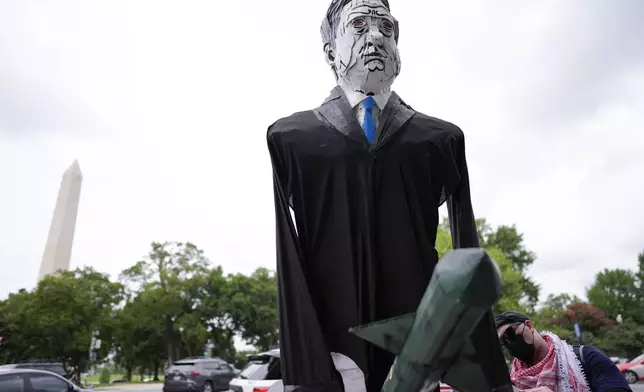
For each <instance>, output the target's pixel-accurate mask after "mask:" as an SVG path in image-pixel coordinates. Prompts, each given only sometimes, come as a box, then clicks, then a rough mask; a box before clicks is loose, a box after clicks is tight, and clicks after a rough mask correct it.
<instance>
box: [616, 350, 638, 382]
mask: <svg viewBox="0 0 644 392" xmlns="http://www.w3.org/2000/svg"><path fill="white" fill-rule="evenodd" d="M617 368H618V369H619V371H620V372H622V374H623V375H624V377H625V378H626V381H628V382H629V384H635V383H636V382H638V381H644V354H642V355H640V356H639V357H637V358H635V359H633V360H631V361H630V362H627V363H622V364H620V365H617Z"/></svg>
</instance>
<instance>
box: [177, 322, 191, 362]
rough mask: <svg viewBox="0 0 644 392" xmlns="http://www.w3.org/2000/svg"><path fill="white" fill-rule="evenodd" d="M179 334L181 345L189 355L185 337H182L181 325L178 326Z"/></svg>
mask: <svg viewBox="0 0 644 392" xmlns="http://www.w3.org/2000/svg"><path fill="white" fill-rule="evenodd" d="M179 336H180V337H181V345H182V346H183V349H184V350H186V352H187V353H188V356H190V355H191V354H190V350H188V347H187V345H186V342H185V339H184V338H183V327H179Z"/></svg>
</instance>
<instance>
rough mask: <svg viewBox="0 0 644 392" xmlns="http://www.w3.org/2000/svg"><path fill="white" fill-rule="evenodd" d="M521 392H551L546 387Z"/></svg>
mask: <svg viewBox="0 0 644 392" xmlns="http://www.w3.org/2000/svg"><path fill="white" fill-rule="evenodd" d="M521 392H552V390H551V389H550V388H548V387H536V388H530V389H521Z"/></svg>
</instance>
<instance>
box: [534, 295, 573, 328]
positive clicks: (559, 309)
mask: <svg viewBox="0 0 644 392" xmlns="http://www.w3.org/2000/svg"><path fill="white" fill-rule="evenodd" d="M576 302H581V299H580V298H579V297H577V296H576V295H570V294H567V293H560V294H549V295H548V298H547V299H546V300H545V301H544V302H543V304H542V305H541V308H540V309H539V311H538V313H537V317H536V318H537V320H539V322H540V323H542V324H544V325H550V324H551V323H552V321H553V320H554V319H555V318H556V317H558V316H561V315H563V314H564V313H565V312H566V311H567V310H568V309H569V308H570V306H571V305H572V304H573V303H576Z"/></svg>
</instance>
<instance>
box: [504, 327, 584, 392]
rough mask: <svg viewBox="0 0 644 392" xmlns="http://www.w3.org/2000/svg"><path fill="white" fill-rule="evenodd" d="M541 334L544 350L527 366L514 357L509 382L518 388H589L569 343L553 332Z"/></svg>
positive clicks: (570, 391) (563, 391) (560, 391)
mask: <svg viewBox="0 0 644 392" xmlns="http://www.w3.org/2000/svg"><path fill="white" fill-rule="evenodd" d="M541 336H542V337H543V339H544V340H545V341H546V342H547V343H548V354H546V356H545V358H544V359H542V360H541V361H540V362H538V363H536V364H534V365H532V366H530V367H528V366H526V364H525V363H523V362H521V361H519V360H517V359H514V362H513V363H512V372H510V378H511V379H512V383H514V385H515V386H516V387H517V388H519V389H532V388H537V387H548V388H550V390H551V391H552V392H590V388H589V387H588V383H587V382H586V378H585V377H584V371H583V369H582V367H581V363H580V362H579V360H578V359H577V356H576V355H575V353H574V352H573V349H572V347H571V346H570V345H569V344H568V343H566V342H565V341H563V340H561V339H560V338H559V337H558V336H557V335H555V334H553V333H550V332H542V333H541Z"/></svg>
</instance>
